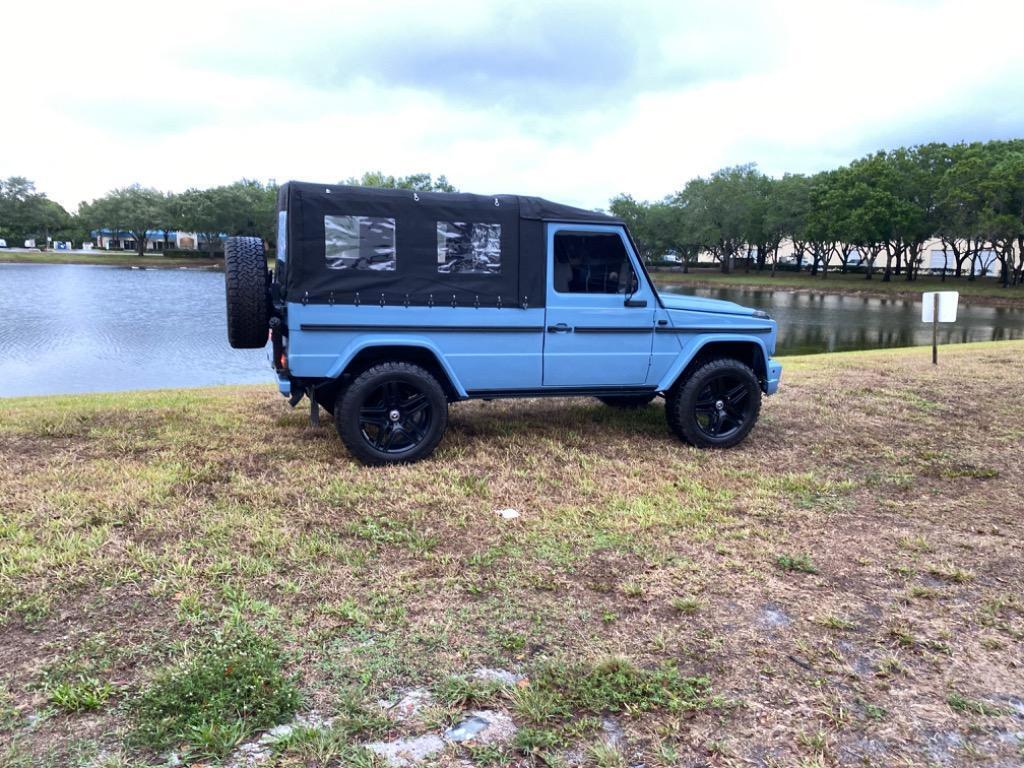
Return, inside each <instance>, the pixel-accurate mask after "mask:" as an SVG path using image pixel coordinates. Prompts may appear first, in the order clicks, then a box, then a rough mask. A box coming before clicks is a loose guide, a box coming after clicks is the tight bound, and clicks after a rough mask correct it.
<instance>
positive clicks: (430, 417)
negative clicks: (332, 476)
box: [334, 362, 448, 464]
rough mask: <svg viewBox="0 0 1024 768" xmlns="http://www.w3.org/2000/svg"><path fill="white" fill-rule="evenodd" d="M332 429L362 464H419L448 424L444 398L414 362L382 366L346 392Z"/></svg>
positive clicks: (337, 406)
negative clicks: (334, 427) (414, 462)
mask: <svg viewBox="0 0 1024 768" xmlns="http://www.w3.org/2000/svg"><path fill="white" fill-rule="evenodd" d="M334 421H335V426H336V428H337V430H338V434H339V436H340V437H341V439H342V441H344V443H345V445H346V446H347V447H348V449H349V451H351V452H352V454H353V455H354V456H355V457H356V458H357V459H359V460H360V461H361V462H363V463H364V464H397V463H409V462H413V461H419V460H420V459H422V458H424V457H426V456H428V455H430V453H432V452H433V450H434V448H436V447H437V444H438V443H439V442H440V440H441V437H442V436H443V435H444V431H445V428H446V427H447V425H448V399H447V397H446V396H445V393H444V390H443V389H442V388H441V385H440V384H439V383H438V381H437V379H436V378H434V377H433V376H432V375H431V374H430V373H429V372H428V371H426V370H424V369H423V368H420V367H419V366H417V365H414V364H412V363H405V362H392V363H380V364H378V365H375V366H373V367H372V368H369V369H367V370H366V371H364V372H363V373H362V374H360V375H359V376H358V377H356V379H355V380H354V381H353V382H352V383H351V384H350V385H349V386H348V387H347V388H346V389H345V391H344V392H343V393H342V394H341V397H340V399H339V401H338V403H337V404H336V406H335V419H334Z"/></svg>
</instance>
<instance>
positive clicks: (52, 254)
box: [0, 250, 224, 269]
mask: <svg viewBox="0 0 1024 768" xmlns="http://www.w3.org/2000/svg"><path fill="white" fill-rule="evenodd" d="M0 264H81V265H87V266H95V267H138V268H144V269H224V259H222V258H210V257H206V256H197V257H195V258H192V257H188V258H184V257H178V256H171V257H166V256H141V257H140V256H138V255H136V254H134V253H99V252H96V253H81V252H75V251H46V252H45V253H44V252H41V251H6V250H0Z"/></svg>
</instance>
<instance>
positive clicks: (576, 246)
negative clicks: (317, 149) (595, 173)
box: [225, 182, 782, 464]
mask: <svg viewBox="0 0 1024 768" xmlns="http://www.w3.org/2000/svg"><path fill="white" fill-rule="evenodd" d="M276 258H277V260H276V263H275V268H274V270H273V272H270V271H268V270H267V265H266V258H265V255H264V251H263V243H262V241H260V240H259V239H257V238H245V237H236V238H230V239H229V240H228V242H227V243H226V246H225V271H226V283H227V315H228V337H229V341H230V342H231V344H232V346H235V347H237V348H253V347H262V346H264V345H265V344H266V343H267V340H268V330H269V339H270V342H271V345H272V355H271V357H272V361H273V366H274V370H275V371H276V373H277V376H278V379H279V382H280V388H281V392H282V394H284V395H285V396H288V397H290V398H291V402H292V404H293V405H295V404H297V403H298V402H299V400H300V399H301V398H302V397H303V396H308V397H309V398H310V401H311V403H314V404H318V405H319V406H322V407H323V408H325V409H326V410H328V411H330V412H331V413H333V414H334V422H335V425H336V427H337V430H338V434H339V435H340V436H341V439H342V440H343V441H344V443H345V445H346V446H347V447H348V449H349V450H350V451H351V453H352V454H353V455H354V456H355V457H356V458H358V459H359V460H360V461H362V462H364V463H367V464H389V463H396V462H411V461H417V460H419V459H422V458H424V457H426V456H428V455H429V454H430V453H431V452H432V451H433V450H434V448H435V447H436V446H437V444H438V443H439V442H440V440H441V438H442V436H443V435H444V431H445V427H446V426H447V421H448V404H449V403H451V402H455V401H459V400H467V399H470V398H483V399H492V398H500V397H550V396H556V397H580V396H589V397H596V398H598V399H599V400H601V401H602V402H603V403H605V404H607V405H609V406H612V407H617V408H640V407H644V406H646V405H648V404H649V403H651V402H652V401H653V400H654V398H655V397H657V396H659V395H660V396H663V397H664V398H665V415H666V418H667V420H668V424H669V427H670V428H671V430H672V431H673V432H674V433H675V434H676V435H678V436H679V437H680V438H681V439H682V440H684V441H686V442H688V443H690V444H692V445H695V446H699V447H715V448H728V447H731V446H734V445H736V444H737V443H739V442H740V441H741V440H743V438H745V437H746V435H747V434H748V433H749V432H750V430H751V429H752V428H753V426H754V423H755V421H756V420H757V416H758V412H759V410H760V406H761V395H762V393H764V394H769V395H770V394H772V393H774V392H775V391H776V389H777V388H778V386H779V377H780V375H781V371H782V368H781V366H780V365H779V364H778V363H776V362H775V361H773V360H772V358H771V355H772V354H773V352H774V349H775V338H776V325H775V322H774V321H773V320H771V319H770V318H769V317H768V316H767V315H766V314H764V313H763V312H761V311H758V310H754V309H747V308H745V307H741V306H739V305H736V304H732V303H729V302H724V301H714V300H710V299H703V298H697V297H692V296H678V295H673V296H662V295H659V294H658V292H657V290H656V289H655V287H654V284H653V282H652V281H651V279H650V276H649V275H648V274H647V272H646V270H645V269H644V265H643V263H642V261H641V260H640V259H639V258H637V253H636V248H635V247H634V245H633V242H632V240H631V239H630V236H629V232H628V231H627V229H626V227H625V225H624V224H623V223H622V222H621V221H619V220H618V219H615V218H612V217H609V216H606V215H605V214H601V213H595V212H593V211H587V210H582V209H579V208H572V207H569V206H564V205H558V204H556V203H551V202H548V201H546V200H541V199H539V198H534V197H522V196H515V195H499V196H484V195H468V194H444V193H425V192H414V191H409V190H380V189H368V188H361V187H346V186H332V185H322V184H307V183H300V182H289V183H288V184H285V185H284V186H283V187H282V188H281V193H280V198H279V202H278V242H277V257H276ZM315 412H316V405H314V413H315Z"/></svg>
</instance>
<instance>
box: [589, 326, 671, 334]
mask: <svg viewBox="0 0 1024 768" xmlns="http://www.w3.org/2000/svg"><path fill="white" fill-rule="evenodd" d="M574 330H575V331H576V333H650V332H651V331H653V330H654V326H653V325H615V326H601V325H577V326H576V327H575V329H574Z"/></svg>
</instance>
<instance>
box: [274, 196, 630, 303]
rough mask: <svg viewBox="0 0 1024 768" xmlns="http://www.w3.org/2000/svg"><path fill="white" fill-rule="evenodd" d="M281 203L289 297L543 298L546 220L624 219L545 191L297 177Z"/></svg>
mask: <svg viewBox="0 0 1024 768" xmlns="http://www.w3.org/2000/svg"><path fill="white" fill-rule="evenodd" d="M278 209H279V210H285V211H287V216H286V220H287V229H288V232H287V238H288V245H287V263H286V265H285V269H284V272H285V274H284V275H279V281H280V282H281V284H282V287H283V291H284V298H285V299H286V300H287V301H306V302H309V303H338V304H352V303H356V302H358V303H373V304H379V303H380V302H381V301H383V302H384V303H385V304H388V305H391V304H408V305H411V306H428V305H431V304H433V305H435V306H451V305H452V303H453V302H454V304H455V305H456V306H477V305H478V306H482V307H483V306H488V307H493V306H499V305H500V306H505V307H513V306H524V305H525V306H543V304H544V293H545V287H544V277H545V264H546V247H545V242H544V226H543V222H545V221H557V222H579V223H588V224H620V223H621V221H620V220H618V219H616V218H614V217H611V216H608V215H606V214H603V213H597V212H595V211H588V210H585V209H582V208H574V207H572V206H567V205H560V204H558V203H552V202H550V201H547V200H544V199H542V198H538V197H523V196H519V195H472V194H465V193H444V192H414V191H413V190H405V189H398V190H396V189H376V188H371V187H350V186H343V185H324V184H310V183H304V182H295V181H291V182H288V183H287V184H285V185H283V186H282V187H281V191H280V194H279V197H278ZM279 220H280V218H279Z"/></svg>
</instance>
